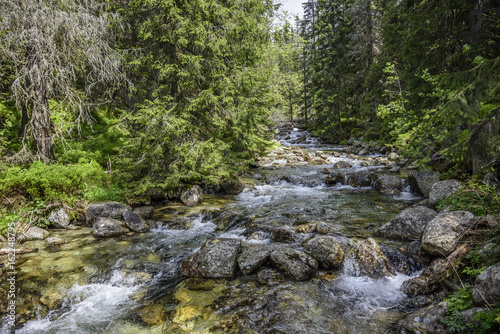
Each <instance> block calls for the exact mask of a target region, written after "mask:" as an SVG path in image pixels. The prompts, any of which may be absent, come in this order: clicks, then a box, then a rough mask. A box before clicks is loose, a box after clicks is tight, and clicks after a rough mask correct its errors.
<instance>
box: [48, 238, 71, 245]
mask: <svg viewBox="0 0 500 334" xmlns="http://www.w3.org/2000/svg"><path fill="white" fill-rule="evenodd" d="M65 243H66V240H64V239H61V238H47V239H45V244H47V246H49V247H51V246H56V245H62V244H65Z"/></svg>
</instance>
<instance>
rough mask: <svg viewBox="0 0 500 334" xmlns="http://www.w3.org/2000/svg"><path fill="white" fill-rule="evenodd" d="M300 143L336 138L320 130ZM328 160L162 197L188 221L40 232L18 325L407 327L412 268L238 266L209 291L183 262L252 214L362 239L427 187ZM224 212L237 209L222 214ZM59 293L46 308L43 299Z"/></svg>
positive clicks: (56, 329)
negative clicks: (105, 235)
mask: <svg viewBox="0 0 500 334" xmlns="http://www.w3.org/2000/svg"><path fill="white" fill-rule="evenodd" d="M302 135H304V133H301V132H300V131H295V132H294V133H292V135H291V136H290V139H289V140H282V143H283V144H287V143H288V144H292V145H296V144H297V143H296V142H294V140H295V139H297V138H299V136H302ZM294 138H295V139H294ZM299 145H302V146H303V147H307V148H308V149H311V150H314V149H318V148H320V149H322V150H324V151H331V150H335V149H337V148H335V147H331V146H325V145H323V144H321V143H320V142H319V141H318V140H316V139H314V138H310V137H308V138H307V140H306V141H305V142H302V143H301V144H299ZM328 158H329V160H330V162H332V163H334V162H337V161H340V160H345V161H348V162H349V163H351V165H353V167H354V169H361V168H373V167H361V166H360V163H359V161H358V160H353V159H344V158H335V157H333V156H331V155H330V156H329V157H328ZM324 167H326V166H309V165H305V164H303V165H298V166H293V167H292V166H288V167H282V168H276V169H257V170H255V171H254V172H252V175H250V177H251V178H253V179H255V186H254V187H249V188H247V189H245V190H244V191H243V192H242V193H241V194H239V195H238V196H235V197H227V196H226V197H208V198H207V200H206V201H205V203H204V205H203V206H202V207H198V208H194V209H188V208H185V207H182V206H178V207H168V208H156V213H155V219H156V220H162V221H168V222H174V223H176V224H178V225H179V226H184V227H185V228H186V229H183V230H172V229H169V228H166V227H164V226H162V225H161V224H155V226H156V227H155V228H153V229H152V230H151V231H150V232H148V233H145V234H141V235H134V236H123V237H120V238H115V239H96V238H94V237H93V236H92V235H91V231H90V229H89V228H84V229H81V230H77V231H61V232H58V233H59V235H57V233H56V236H60V237H62V238H64V239H66V240H70V241H71V242H70V243H68V244H64V245H61V246H59V248H58V249H55V250H47V249H45V247H44V245H43V243H41V242H39V243H38V244H37V243H33V244H32V245H31V246H32V247H39V248H40V251H39V252H38V253H33V254H29V255H26V256H25V258H24V260H22V261H23V262H21V263H20V264H19V272H20V274H19V275H20V276H19V281H20V296H19V305H20V307H19V309H18V310H19V312H20V315H21V318H22V319H28V318H29V319H30V321H28V322H27V323H24V322H23V325H22V326H21V327H20V328H18V329H17V330H16V333H22V334H24V333H285V332H286V333H356V334H358V333H399V330H398V329H397V328H396V327H395V326H394V325H392V324H393V323H395V322H396V321H397V320H398V319H399V318H400V317H401V314H400V313H399V312H398V311H397V306H398V305H399V304H400V303H401V301H402V300H404V298H405V295H404V294H402V293H401V292H400V291H399V287H400V285H401V284H402V282H403V281H404V280H406V279H408V278H409V277H408V276H406V275H403V274H401V273H398V274H397V275H395V276H393V277H386V278H383V279H380V280H373V279H371V278H368V277H354V276H353V275H352V274H350V273H349V272H340V271H336V272H332V273H326V274H324V275H322V276H321V277H318V278H314V279H312V280H310V281H307V282H294V281H291V280H286V281H285V282H284V283H282V284H280V285H277V286H274V287H268V286H261V285H258V284H257V283H256V278H255V276H252V275H251V276H238V277H237V278H236V279H234V280H230V281H225V280H216V281H214V282H213V286H212V287H211V288H210V289H208V290H206V291H201V290H191V289H189V288H188V287H187V286H186V282H185V280H184V279H183V278H182V277H181V276H180V274H179V264H180V262H181V261H182V259H184V258H186V257H187V256H189V255H191V254H193V253H194V252H195V251H197V250H198V249H199V247H200V246H201V245H202V244H203V242H204V241H206V240H208V239H212V238H215V237H224V238H238V239H242V240H244V239H245V238H246V235H245V230H246V228H247V227H248V226H250V225H251V224H253V223H258V224H265V225H271V226H279V227H284V228H288V229H294V228H295V227H296V226H297V225H299V224H304V223H326V224H328V225H330V226H331V227H332V228H333V229H334V230H335V231H337V232H338V233H339V234H341V235H343V236H347V237H350V238H353V240H362V239H364V238H367V237H373V231H374V230H375V229H376V228H378V227H379V226H381V225H382V224H384V223H385V222H387V221H388V220H389V219H390V218H392V217H393V216H395V215H396V214H397V213H398V212H400V211H401V210H402V209H403V208H405V207H407V206H409V205H411V204H413V203H414V202H416V201H418V200H419V199H420V198H419V197H417V196H415V195H413V194H411V193H409V192H408V191H406V192H404V193H402V194H400V195H396V196H392V195H391V196H389V195H380V194H378V193H377V192H375V191H374V190H373V189H371V188H370V187H367V188H353V187H349V186H340V185H339V186H333V187H331V186H327V185H325V184H324V182H323V180H324V178H325V175H324V174H323V173H322V170H323V169H324ZM224 215H227V216H228V217H230V218H229V219H228V222H227V223H225V224H222V225H221V224H220V217H223V216H224ZM222 226H224V227H222ZM377 240H379V241H380V242H386V243H392V244H393V245H396V246H397V243H396V244H395V243H394V242H389V241H387V240H383V239H377ZM252 243H260V244H271V241H270V240H269V239H265V240H260V241H252ZM296 247H299V248H300V245H298V244H297V245H296ZM50 296H52V297H50ZM54 296H56V297H57V298H56V297H54ZM50 298H53V299H56V300H59V302H58V303H57V306H56V307H54V308H53V309H52V310H50V311H48V308H47V307H44V306H42V305H41V304H40V302H39V301H40V300H41V299H43V300H47V299H50ZM33 318H35V319H36V320H33ZM6 328H7V327H6V324H5V321H4V324H3V327H2V329H3V330H4V331H5V330H6Z"/></svg>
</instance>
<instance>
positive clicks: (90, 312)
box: [16, 277, 139, 334]
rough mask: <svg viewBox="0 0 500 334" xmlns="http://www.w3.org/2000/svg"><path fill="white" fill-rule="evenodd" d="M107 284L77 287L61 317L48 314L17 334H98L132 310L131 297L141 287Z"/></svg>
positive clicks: (72, 289) (70, 291)
mask: <svg viewBox="0 0 500 334" xmlns="http://www.w3.org/2000/svg"><path fill="white" fill-rule="evenodd" d="M116 278H117V277H115V281H114V282H111V281H110V282H108V283H106V284H89V285H84V286H80V285H78V284H75V285H74V286H73V287H72V288H70V289H69V290H68V291H67V293H66V294H67V297H66V299H65V301H64V304H65V305H63V309H64V308H65V307H64V306H66V307H69V310H68V311H66V312H65V313H64V314H62V315H61V316H59V317H58V316H57V314H55V313H49V315H48V316H47V317H45V318H42V319H39V320H35V321H30V322H28V323H27V324H26V325H25V326H24V327H23V328H21V329H19V330H17V331H16V333H17V334H32V333H47V334H49V333H54V334H55V333H68V334H69V333H93V332H95V333H97V332H100V331H102V329H104V328H106V327H107V326H108V325H109V324H111V323H113V322H114V321H115V320H116V319H118V318H120V317H122V316H123V314H124V313H125V312H126V310H130V309H131V308H133V304H134V301H133V300H132V299H131V298H130V297H131V295H132V294H133V293H134V292H136V291H138V289H139V286H135V287H133V286H123V285H117V281H116Z"/></svg>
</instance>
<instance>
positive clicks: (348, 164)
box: [333, 161, 352, 169]
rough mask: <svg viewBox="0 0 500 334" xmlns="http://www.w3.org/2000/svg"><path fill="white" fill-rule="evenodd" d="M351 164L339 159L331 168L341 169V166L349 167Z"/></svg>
mask: <svg viewBox="0 0 500 334" xmlns="http://www.w3.org/2000/svg"><path fill="white" fill-rule="evenodd" d="M351 167H352V165H351V164H350V163H348V162H346V161H339V162H337V163H335V164H334V165H333V168H337V169H341V168H351Z"/></svg>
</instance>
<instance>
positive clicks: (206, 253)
mask: <svg viewBox="0 0 500 334" xmlns="http://www.w3.org/2000/svg"><path fill="white" fill-rule="evenodd" d="M240 250H241V240H237V239H213V240H209V241H207V242H205V243H204V244H203V245H202V246H201V249H200V250H199V251H198V252H196V253H195V254H193V255H191V256H190V257H188V258H187V259H184V261H182V263H181V273H182V274H183V275H184V276H187V277H206V278H231V277H234V275H235V274H236V270H237V268H238V264H237V257H238V254H239V252H240Z"/></svg>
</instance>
